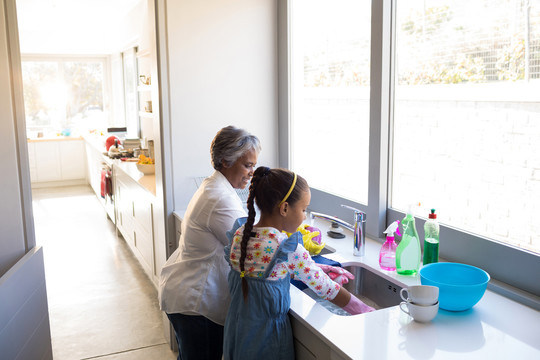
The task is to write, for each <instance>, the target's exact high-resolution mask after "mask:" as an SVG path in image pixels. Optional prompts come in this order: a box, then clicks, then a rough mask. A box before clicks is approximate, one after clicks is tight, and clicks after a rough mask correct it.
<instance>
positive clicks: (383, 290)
mask: <svg viewBox="0 0 540 360" xmlns="http://www.w3.org/2000/svg"><path fill="white" fill-rule="evenodd" d="M344 268H345V269H347V270H348V271H350V272H351V273H352V274H353V275H354V280H350V281H349V282H348V283H347V284H345V285H344V288H345V289H347V290H348V291H349V292H350V293H351V294H353V295H354V296H356V297H357V298H359V299H360V300H362V301H363V302H364V303H365V304H367V305H369V306H372V307H374V308H375V309H377V310H380V309H384V308H388V307H392V306H395V305H399V303H400V302H401V297H400V296H399V292H400V291H401V289H402V288H403V286H402V285H401V284H399V283H398V282H392V281H390V280H388V279H387V278H385V277H383V276H382V275H381V274H379V273H377V272H374V271H372V270H371V269H369V268H367V267H365V265H363V264H358V265H350V266H344ZM303 292H304V293H305V294H307V295H309V296H310V297H311V298H312V299H314V300H315V301H317V302H318V303H319V304H321V305H322V306H324V307H325V308H326V309H327V310H328V311H330V312H332V313H334V314H337V315H343V316H348V315H349V313H347V312H346V311H345V310H343V309H341V308H340V307H339V306H336V305H334V304H332V303H331V302H330V301H328V300H324V299H321V298H320V297H318V296H317V295H316V294H315V292H313V291H312V290H311V289H309V288H307V289H305V290H304V291H303Z"/></svg>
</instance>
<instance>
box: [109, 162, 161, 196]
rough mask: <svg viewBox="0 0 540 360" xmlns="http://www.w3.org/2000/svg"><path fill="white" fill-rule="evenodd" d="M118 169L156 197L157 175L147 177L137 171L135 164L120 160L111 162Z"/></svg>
mask: <svg viewBox="0 0 540 360" xmlns="http://www.w3.org/2000/svg"><path fill="white" fill-rule="evenodd" d="M111 161H112V164H113V165H114V167H115V168H116V169H120V170H121V171H123V172H125V173H126V174H127V175H129V176H130V177H131V178H132V179H133V180H135V181H136V182H138V183H139V185H141V187H143V188H144V189H146V190H147V191H148V192H150V193H151V194H152V195H154V196H156V175H155V174H151V175H145V174H143V173H142V172H140V171H139V170H138V169H137V165H136V163H135V162H127V161H122V160H119V159H116V160H111Z"/></svg>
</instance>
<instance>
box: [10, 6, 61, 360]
mask: <svg viewBox="0 0 540 360" xmlns="http://www.w3.org/2000/svg"><path fill="white" fill-rule="evenodd" d="M0 23H1V24H2V26H0V79H2V80H4V81H2V82H1V83H0V114H1V115H0V134H1V135H0V136H1V138H0V140H1V141H0V156H1V157H2V176H1V177H0V198H1V199H2V204H1V205H0V229H1V231H2V233H1V235H0V303H1V304H2V305H1V306H0V349H1V351H2V357H3V358H6V359H15V358H18V359H47V360H48V359H52V347H51V335H50V326H49V315H48V311H47V292H46V286H45V269H44V265H43V250H42V248H40V247H36V246H35V233H34V224H33V216H32V203H31V189H30V172H29V168H28V154H27V152H26V137H25V136H24V135H25V131H24V129H22V130H21V125H23V126H24V112H23V98H22V78H21V76H20V68H19V67H20V54H19V43H18V37H17V21H16V9H15V1H14V0H1V1H0Z"/></svg>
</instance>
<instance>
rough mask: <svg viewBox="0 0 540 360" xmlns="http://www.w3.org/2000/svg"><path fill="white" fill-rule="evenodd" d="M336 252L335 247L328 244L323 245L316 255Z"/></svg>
mask: <svg viewBox="0 0 540 360" xmlns="http://www.w3.org/2000/svg"><path fill="white" fill-rule="evenodd" d="M335 252H336V249H334V248H332V247H330V246H328V245H325V246H324V247H323V249H322V250H321V252H320V253H318V254H317V255H328V254H332V253H335Z"/></svg>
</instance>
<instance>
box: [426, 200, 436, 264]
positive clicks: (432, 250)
mask: <svg viewBox="0 0 540 360" xmlns="http://www.w3.org/2000/svg"><path fill="white" fill-rule="evenodd" d="M424 234H425V239H424V265H427V264H430V263H434V262H439V222H438V221H437V214H435V209H431V213H430V214H429V218H428V220H427V221H426V223H425V224H424Z"/></svg>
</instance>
